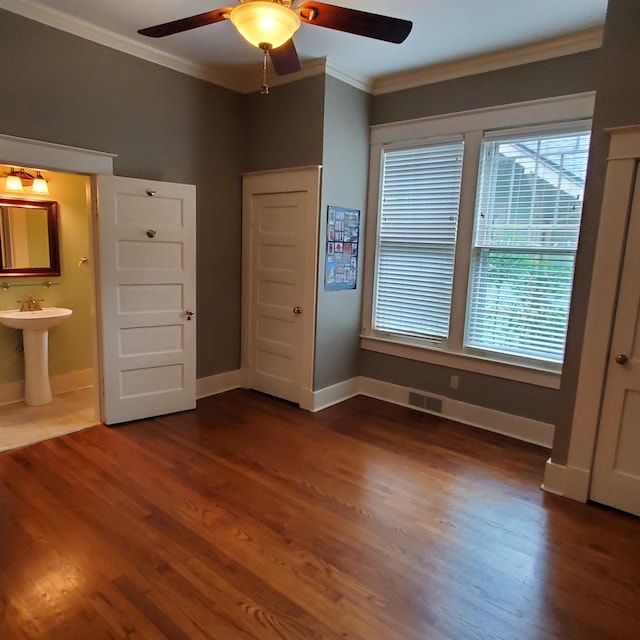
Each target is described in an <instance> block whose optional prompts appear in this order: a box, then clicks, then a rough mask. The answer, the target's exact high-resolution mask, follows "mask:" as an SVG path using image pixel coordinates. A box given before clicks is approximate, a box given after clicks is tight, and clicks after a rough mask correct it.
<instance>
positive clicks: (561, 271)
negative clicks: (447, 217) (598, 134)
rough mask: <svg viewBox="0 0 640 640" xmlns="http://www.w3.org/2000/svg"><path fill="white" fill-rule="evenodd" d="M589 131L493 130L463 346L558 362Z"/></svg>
mask: <svg viewBox="0 0 640 640" xmlns="http://www.w3.org/2000/svg"><path fill="white" fill-rule="evenodd" d="M588 150H589V133H588V132H584V131H583V132H576V133H572V134H568V133H560V134H540V135H536V136H531V135H526V136H517V135H515V136H507V137H502V136H500V137H498V139H495V140H493V139H492V138H491V137H487V139H486V140H485V142H484V144H483V148H482V160H481V163H482V164H481V168H480V178H479V183H478V194H477V200H476V211H475V228H474V239H473V254H472V260H471V265H472V266H471V286H470V289H469V298H468V302H467V327H466V339H465V346H467V347H474V348H479V349H486V350H490V351H497V352H500V353H504V354H512V355H516V356H525V357H531V358H536V359H539V360H544V361H549V362H555V363H561V362H562V358H563V355H564V344H565V336H566V332H567V322H568V317H569V302H570V296H571V284H572V281H573V265H574V261H575V252H576V247H577V244H578V232H579V230H580V214H581V211H582V196H583V194H584V183H585V174H586V167H587V154H588Z"/></svg>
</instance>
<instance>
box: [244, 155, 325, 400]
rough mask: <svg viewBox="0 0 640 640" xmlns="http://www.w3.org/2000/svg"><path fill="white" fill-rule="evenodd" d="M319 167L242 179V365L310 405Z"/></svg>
mask: <svg viewBox="0 0 640 640" xmlns="http://www.w3.org/2000/svg"><path fill="white" fill-rule="evenodd" d="M319 177H320V170H319V168H318V167H311V168H305V169H291V170H287V171H275V172H267V173H261V174H250V175H247V176H245V177H244V181H243V234H244V235H243V242H244V248H243V290H244V291H243V325H244V331H243V346H242V350H243V368H244V370H245V372H246V374H247V385H248V386H249V387H250V388H252V389H257V390H258V391H263V392H265V393H268V394H270V395H273V396H277V397H279V398H283V399H285V400H290V401H291V402H296V403H298V404H300V405H301V406H305V405H306V399H307V398H308V397H310V394H311V393H312V382H313V380H312V378H313V345H314V327H315V288H316V271H317V269H316V255H317V250H316V247H317V237H318V235H317V234H318V198H319V184H320V183H319Z"/></svg>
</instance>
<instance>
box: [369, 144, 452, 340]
mask: <svg viewBox="0 0 640 640" xmlns="http://www.w3.org/2000/svg"><path fill="white" fill-rule="evenodd" d="M462 157H463V140H462V138H461V137H460V138H459V139H456V140H454V141H448V142H446V143H438V144H430V145H428V146H422V147H416V148H410V149H396V150H387V151H385V152H384V153H383V158H382V180H381V205H380V209H379V216H380V218H379V225H378V239H377V251H376V262H377V264H376V287H375V305H374V309H375V311H374V317H373V325H374V328H375V329H376V330H378V331H383V332H389V333H397V334H402V335H407V336H419V337H427V338H432V339H441V338H446V337H447V335H448V331H449V316H450V309H451V288H452V282H453V266H454V256H455V246H456V232H457V224H458V208H459V203H460V181H461V177H462Z"/></svg>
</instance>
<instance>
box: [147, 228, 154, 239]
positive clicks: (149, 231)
mask: <svg viewBox="0 0 640 640" xmlns="http://www.w3.org/2000/svg"><path fill="white" fill-rule="evenodd" d="M155 237H156V230H155V229H147V238H155Z"/></svg>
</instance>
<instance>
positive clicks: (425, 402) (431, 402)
mask: <svg viewBox="0 0 640 640" xmlns="http://www.w3.org/2000/svg"><path fill="white" fill-rule="evenodd" d="M409 404H410V405H411V406H412V407H418V408H419V409H426V410H427V411H433V412H434V413H442V400H441V399H440V398H434V397H433V396H425V395H423V394H421V393H415V391H409Z"/></svg>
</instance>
